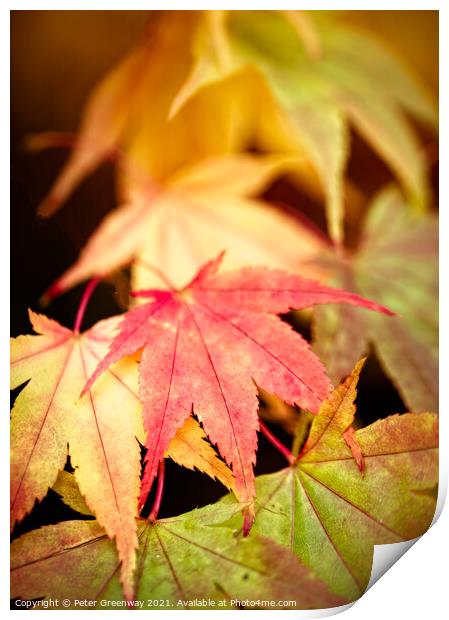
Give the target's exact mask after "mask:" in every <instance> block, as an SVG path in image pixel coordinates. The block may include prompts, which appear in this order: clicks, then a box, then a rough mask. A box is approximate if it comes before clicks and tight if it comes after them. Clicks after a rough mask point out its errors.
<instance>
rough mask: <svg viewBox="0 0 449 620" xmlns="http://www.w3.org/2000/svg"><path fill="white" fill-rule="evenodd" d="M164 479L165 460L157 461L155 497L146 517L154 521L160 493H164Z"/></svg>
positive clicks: (158, 506) (160, 498)
mask: <svg viewBox="0 0 449 620" xmlns="http://www.w3.org/2000/svg"><path fill="white" fill-rule="evenodd" d="M164 480H165V461H164V459H162V461H161V462H160V463H159V470H158V476H157V489H156V497H155V498H154V504H153V507H152V508H151V512H150V516H149V517H148V519H149V520H150V521H151V522H152V523H154V522H155V521H156V520H157V515H158V514H159V509H160V507H161V502H162V495H163V493H164Z"/></svg>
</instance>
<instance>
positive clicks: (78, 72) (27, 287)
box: [11, 11, 438, 537]
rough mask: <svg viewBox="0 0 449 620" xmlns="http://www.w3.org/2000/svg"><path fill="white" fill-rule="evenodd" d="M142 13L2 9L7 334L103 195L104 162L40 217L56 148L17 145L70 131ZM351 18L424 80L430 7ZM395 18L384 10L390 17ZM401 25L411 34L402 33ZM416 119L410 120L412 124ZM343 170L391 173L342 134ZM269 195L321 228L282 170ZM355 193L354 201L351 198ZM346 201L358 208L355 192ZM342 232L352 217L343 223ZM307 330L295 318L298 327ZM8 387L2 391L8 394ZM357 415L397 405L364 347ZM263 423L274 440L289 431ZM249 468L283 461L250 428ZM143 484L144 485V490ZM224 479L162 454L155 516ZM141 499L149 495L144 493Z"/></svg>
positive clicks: (84, 235) (91, 311)
mask: <svg viewBox="0 0 449 620" xmlns="http://www.w3.org/2000/svg"><path fill="white" fill-rule="evenodd" d="M147 19H148V13H146V12H143V11H13V12H12V21H11V28H12V31H11V35H12V36H11V61H12V66H11V79H12V82H11V98H12V99H11V110H12V117H11V334H12V336H17V335H18V334H24V333H29V332H30V326H29V321H28V314H27V308H29V307H30V308H32V309H34V310H39V306H38V299H39V297H40V296H41V295H42V293H43V292H44V291H45V290H46V289H47V288H48V286H49V285H50V284H51V283H52V282H53V281H54V280H55V279H56V278H57V277H58V276H60V275H61V274H62V273H63V272H64V271H65V270H66V269H67V268H68V267H69V266H70V265H72V264H73V263H74V261H75V259H76V258H77V256H78V252H79V250H80V248H81V247H82V245H83V244H84V243H85V241H86V240H87V239H88V237H89V236H90V235H91V233H92V232H93V230H94V229H95V228H96V226H97V225H98V223H99V222H100V221H101V219H102V218H103V216H104V215H105V214H106V213H107V212H108V211H109V210H110V209H111V208H113V207H114V205H115V195H114V170H113V167H112V165H110V164H105V165H103V166H102V167H101V168H99V169H98V170H97V171H96V172H95V173H94V174H93V175H92V176H90V177H89V178H88V179H86V180H85V181H84V182H83V183H82V184H81V186H80V187H79V188H78V189H77V190H76V191H75V192H74V194H73V196H72V197H71V198H70V199H69V200H68V202H67V203H66V204H65V206H64V207H63V208H62V209H61V210H60V211H59V212H58V213H57V214H56V215H55V216H54V217H53V218H51V219H49V220H41V219H39V218H37V217H36V214H35V213H36V208H37V205H38V204H39V202H40V201H41V200H42V198H43V197H44V195H45V194H46V192H47V191H48V189H49V187H50V185H51V183H52V181H53V180H54V179H55V177H56V175H57V173H58V171H59V169H60V167H61V165H62V163H63V162H64V160H65V158H66V157H67V151H64V150H49V151H45V152H43V153H40V154H37V155H31V154H29V153H25V152H24V151H23V149H22V148H21V144H22V141H23V139H24V137H25V136H26V135H27V134H29V133H38V132H40V131H47V130H60V131H74V130H75V129H76V128H77V125H78V121H79V117H80V112H81V110H82V107H83V104H84V103H85V101H86V98H87V96H88V94H89V92H90V90H91V89H92V87H93V86H94V85H95V83H96V81H97V80H98V79H99V78H100V77H101V76H102V75H103V74H104V72H105V71H106V70H107V69H108V68H110V67H111V66H112V65H113V64H114V63H115V62H116V61H117V60H118V59H119V58H120V57H121V56H122V55H123V54H124V53H125V52H126V51H127V50H128V49H129V48H130V47H131V46H132V45H133V44H134V43H135V42H136V39H137V37H138V36H139V34H140V33H141V32H142V30H143V28H144V26H145V23H146V20H147ZM350 19H352V20H353V21H358V22H360V23H362V24H364V25H365V26H367V27H369V28H371V29H372V30H374V31H377V32H378V33H380V34H381V35H382V34H383V35H385V36H386V37H387V38H390V40H391V38H392V36H393V33H394V42H395V44H396V46H397V47H398V49H399V50H400V51H401V52H402V53H403V54H404V55H405V56H406V57H407V58H408V60H409V61H410V62H411V63H412V64H413V65H414V66H415V68H416V69H417V70H418V71H419V72H420V73H421V75H422V78H423V79H424V80H425V81H427V83H428V84H429V85H430V87H431V88H433V89H436V84H437V77H438V69H437V54H438V39H437V36H438V22H437V20H438V18H437V13H436V12H430V11H420V12H418V13H416V12H413V11H407V12H401V19H400V24H401V26H400V27H398V24H399V21H398V19H399V17H398V15H397V12H396V11H388V12H383V11H376V12H371V11H362V12H358V11H353V12H351V16H350ZM395 20H396V21H395ZM410 33H413V35H414V36H411V35H410ZM418 130H419V128H418ZM422 138H423V144H424V146H425V148H426V149H427V150H428V152H429V154H430V155H429V159H430V165H431V174H432V179H433V183H434V189H435V192H436V191H437V188H438V185H437V181H438V178H437V165H436V159H437V153H438V150H437V145H436V144H435V142H434V141H433V140H434V138H432V136H428V135H425V134H422ZM348 176H349V177H350V178H351V181H352V182H353V183H354V184H355V186H356V187H358V188H361V189H362V190H363V197H364V198H363V200H365V201H366V200H369V198H370V197H372V195H373V194H374V193H375V192H376V191H377V190H378V188H379V187H381V186H382V185H383V184H384V183H385V182H386V181H389V180H390V179H391V174H390V172H389V171H388V170H387V168H386V167H385V166H384V164H383V163H382V162H381V161H380V160H379V159H378V158H377V157H376V156H375V155H374V154H373V153H372V151H371V150H370V149H369V148H368V147H367V145H366V144H365V143H363V142H362V141H361V140H360V139H359V138H358V137H356V136H355V135H353V136H352V150H351V160H350V162H349V168H348ZM267 197H268V198H269V199H271V200H273V201H278V202H283V203H288V204H289V205H290V206H291V207H293V208H298V207H299V205H300V208H301V211H302V212H303V213H305V214H306V215H307V216H308V217H310V218H311V219H312V220H313V221H314V222H315V223H316V224H317V225H318V226H319V227H320V228H321V229H322V230H324V214H323V209H322V205H319V204H315V203H314V202H313V201H312V200H311V199H310V198H308V197H307V196H305V195H302V194H301V193H300V192H298V190H297V189H296V188H293V187H292V186H290V185H289V184H288V183H287V182H286V181H285V180H284V181H283V180H281V181H278V182H276V183H275V184H274V185H273V187H271V188H270V189H269V190H268V192H267ZM362 202H363V201H362ZM357 208H359V209H361V208H363V204H361V205H359V206H358V207H357ZM348 235H349V240H350V243H354V242H355V240H356V236H357V224H356V225H355V226H354V227H353V228H351V227H350V229H349V230H348ZM83 289H84V285H81V286H78V287H76V288H74V289H72V290H70V291H68V292H67V293H65V294H64V295H62V296H61V297H60V298H58V299H56V300H55V301H54V302H53V303H52V304H51V306H49V308H47V309H46V310H45V312H46V313H48V315H49V316H51V317H52V318H55V319H56V320H58V321H59V322H61V323H62V324H63V325H66V326H71V325H72V324H73V322H74V320H75V314H76V310H77V307H78V303H79V301H80V298H81V295H82V291H83ZM121 311H122V309H121V308H120V306H119V304H118V302H117V296H116V292H115V290H114V287H113V286H112V285H110V284H106V283H104V284H100V286H99V287H98V288H97V290H96V292H95V293H94V296H93V298H92V301H91V303H90V304H89V306H88V308H87V312H86V315H85V318H84V323H83V327H84V328H88V327H89V326H90V325H92V324H93V323H95V322H96V321H97V320H99V319H101V318H105V317H107V316H110V315H111V314H116V313H118V312H121ZM299 328H300V329H301V331H302V332H303V333H304V334H305V335H306V336H308V326H307V324H306V323H304V325H301V326H300V327H299ZM13 396H14V395H13ZM357 400H358V407H359V409H358V415H359V417H361V420H362V422H363V424H367V423H370V422H371V421H374V420H376V419H378V418H380V417H385V416H387V415H390V414H392V413H396V412H403V411H405V408H404V405H403V403H402V401H401V399H400V397H399V395H398V394H397V392H396V390H395V389H394V387H393V386H392V385H391V383H390V381H389V380H388V379H387V378H386V377H385V375H384V373H383V372H382V370H381V368H380V367H379V364H378V363H377V361H376V359H375V358H374V357H373V356H372V355H371V356H370V358H369V360H368V363H367V365H366V368H365V370H364V372H363V375H362V378H361V381H360V389H359V396H358V399H357ZM272 430H273V431H274V432H275V433H276V434H277V436H278V437H279V438H280V439H281V440H283V441H284V442H285V443H286V444H289V443H290V439H289V436H288V435H287V434H286V433H284V432H283V431H282V430H281V429H280V428H279V427H273V428H272ZM259 442H260V448H259V452H258V460H257V467H256V473H257V474H260V473H268V472H271V471H275V470H277V469H279V468H281V467H283V466H284V465H285V462H284V460H283V458H282V457H281V456H280V455H279V454H278V453H277V452H276V451H275V450H274V449H273V448H272V447H271V445H269V444H268V443H267V441H266V440H265V438H264V437H262V436H259ZM153 492H154V491H153ZM225 492H226V490H225V489H224V488H223V487H222V486H221V485H220V484H219V483H215V482H213V481H212V480H210V479H209V478H208V477H207V476H204V475H201V474H198V473H196V472H191V471H188V470H186V469H183V468H181V467H179V466H177V465H175V464H174V463H172V462H171V461H167V474H166V490H165V494H164V500H163V504H162V509H161V512H160V516H161V517H164V516H169V515H174V514H179V513H181V512H184V511H187V510H190V509H192V508H194V507H196V506H201V505H205V504H208V503H210V502H213V501H214V500H216V499H218V498H219V497H220V496H221V495H223V494H224V493H225ZM150 502H151V498H150ZM74 517H76V513H73V511H71V510H70V509H69V508H67V507H65V506H64V505H63V504H62V502H60V500H59V498H58V496H57V495H56V494H55V493H53V492H50V493H49V496H48V497H47V498H45V499H44V500H43V501H42V502H41V503H40V504H39V505H38V506H36V508H35V509H34V511H33V512H32V514H31V515H29V516H28V517H27V518H26V519H25V520H24V521H23V522H22V523H21V524H20V525H19V526H17V527H16V529H15V531H14V537H16V536H17V535H19V534H20V533H23V532H24V531H27V530H29V529H32V528H34V527H36V526H38V525H44V524H48V523H56V522H58V521H60V520H61V519H66V518H74Z"/></svg>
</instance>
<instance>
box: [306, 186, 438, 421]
mask: <svg viewBox="0 0 449 620" xmlns="http://www.w3.org/2000/svg"><path fill="white" fill-rule="evenodd" d="M324 265H325V266H326V269H329V268H330V271H331V273H332V274H333V279H332V280H331V282H332V284H335V285H337V286H342V287H344V288H345V289H348V290H352V291H353V292H354V293H359V294H360V295H364V296H367V297H373V298H374V299H377V300H378V301H380V302H381V303H383V304H385V305H386V306H388V307H389V308H391V309H392V310H394V311H395V312H397V314H398V316H397V317H395V318H394V319H392V320H391V321H390V320H388V321H384V320H383V318H382V317H381V316H374V315H372V314H369V313H366V312H364V311H359V310H358V309H356V308H349V307H347V308H342V307H340V308H337V307H334V308H330V307H328V308H317V309H316V310H315V311H314V320H313V335H314V345H313V346H314V350H315V351H316V353H317V354H318V355H319V357H320V359H321V360H323V362H324V363H325V365H326V367H327V369H328V371H329V374H330V377H331V378H332V380H334V381H339V380H340V379H341V378H342V377H344V376H346V375H347V374H348V372H350V369H351V367H352V366H353V364H354V363H355V361H356V360H357V358H358V356H360V355H362V354H363V353H365V352H366V351H367V349H368V346H369V343H372V344H373V345H374V350H375V352H376V354H377V356H378V358H379V360H380V362H381V364H382V366H383V368H384V369H385V372H386V373H387V374H388V376H389V377H390V378H391V380H392V381H393V383H394V384H395V386H396V387H397V389H398V390H399V392H400V394H401V396H402V398H403V400H404V402H405V403H406V404H407V407H409V409H410V410H411V411H416V412H421V411H436V410H437V408H438V220H437V217H436V216H435V215H432V214H428V215H423V216H418V215H415V214H411V213H410V212H409V210H408V209H407V205H406V204H405V203H404V200H403V199H402V198H401V196H400V194H399V192H398V191H397V190H396V189H394V188H388V189H386V190H384V191H383V192H381V193H380V194H379V195H378V197H377V198H376V199H375V201H374V202H373V204H372V206H371V208H370V210H369V213H368V215H367V218H366V222H365V225H364V229H363V231H362V234H361V241H360V244H359V247H358V248H357V250H356V251H355V252H353V253H350V252H347V253H346V255H345V256H343V257H339V256H337V255H335V254H332V253H330V252H329V253H327V254H326V255H325V256H323V258H322V260H321V266H324Z"/></svg>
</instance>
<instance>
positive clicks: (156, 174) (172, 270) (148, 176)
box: [29, 11, 323, 293]
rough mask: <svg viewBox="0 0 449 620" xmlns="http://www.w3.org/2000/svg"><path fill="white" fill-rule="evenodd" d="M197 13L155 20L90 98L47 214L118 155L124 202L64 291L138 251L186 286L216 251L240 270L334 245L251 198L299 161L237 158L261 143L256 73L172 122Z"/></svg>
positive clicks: (207, 94) (286, 262) (217, 89)
mask: <svg viewBox="0 0 449 620" xmlns="http://www.w3.org/2000/svg"><path fill="white" fill-rule="evenodd" d="M198 19H199V18H198V15H197V13H196V12H187V13H186V12H177V11H171V12H168V13H167V14H163V15H157V16H156V15H154V16H153V19H152V22H151V27H150V31H149V33H148V34H147V35H146V36H145V37H144V40H143V41H142V43H141V44H140V45H139V46H138V47H137V48H136V49H135V50H134V51H133V52H131V53H130V55H129V56H128V57H127V58H125V59H124V60H123V61H122V62H121V63H120V64H119V65H118V66H117V67H116V68H115V69H113V70H112V71H111V73H110V74H109V75H108V76H106V78H105V79H104V80H103V81H102V82H101V83H100V85H99V86H98V87H97V89H96V90H95V92H94V93H93V95H92V97H91V99H90V100H89V103H88V105H87V107H86V111H85V114H84V118H83V122H82V125H81V129H80V134H79V137H78V138H77V139H76V141H75V142H74V145H73V151H72V154H71V156H70V157H69V159H68V161H67V163H66V165H65V166H64V168H63V170H62V171H61V173H60V175H59V177H58V179H57V180H56V182H55V184H54V186H53V188H52V189H51V190H50V192H49V194H48V196H47V198H46V199H45V200H44V202H43V203H42V205H41V207H40V209H39V212H40V214H41V215H43V216H48V215H51V214H52V213H53V212H54V211H55V210H56V209H57V208H59V207H60V206H61V204H62V203H63V202H64V201H65V200H66V199H67V197H68V195H69V194H70V193H71V192H72V191H73V189H74V188H75V187H76V185H77V184H78V183H79V182H80V181H81V180H82V179H83V178H84V177H85V176H86V175H87V174H89V173H90V172H92V170H93V169H94V168H95V167H96V166H97V165H98V164H99V163H100V162H101V161H102V160H104V159H106V158H107V157H110V156H111V154H112V155H114V157H115V159H116V160H117V163H118V170H119V205H120V206H119V208H118V209H116V210H115V211H113V212H112V213H111V214H110V215H109V216H108V217H106V218H105V220H104V221H103V222H102V224H101V225H100V227H99V229H98V230H97V231H96V232H95V233H94V235H93V236H92V238H91V239H90V241H89V242H88V244H87V246H86V247H85V249H84V250H83V252H82V254H81V256H80V259H79V261H78V262H77V263H76V265H74V267H73V268H72V269H70V270H69V271H68V272H67V273H66V274H64V276H63V277H62V278H61V279H60V280H59V281H58V282H57V284H56V285H55V287H54V288H53V289H52V292H53V293H57V292H62V291H63V290H65V289H66V288H68V287H71V286H73V285H74V284H76V283H78V282H79V281H81V280H83V279H85V278H88V277H90V276H91V275H100V276H104V275H106V274H109V273H110V272H111V271H113V270H114V269H116V268H117V267H120V266H122V265H125V264H128V263H129V262H130V261H131V259H132V258H136V257H140V258H143V259H145V260H146V261H148V262H151V263H153V264H156V265H157V266H158V267H159V268H160V269H162V270H163V271H164V273H165V274H167V275H168V276H169V277H170V278H171V279H172V281H174V282H176V283H177V284H179V285H181V284H182V283H184V282H185V281H186V279H188V277H189V276H190V274H191V273H192V272H193V271H196V270H197V269H198V268H199V267H200V266H201V265H202V264H203V263H204V262H205V261H206V260H208V258H209V257H210V255H211V254H213V253H215V252H216V251H217V248H218V249H220V248H226V249H227V250H228V260H229V266H232V267H240V266H242V265H246V264H259V263H261V262H263V263H264V264H267V265H268V266H270V267H281V268H284V269H296V268H297V267H298V265H299V264H300V263H301V262H303V261H305V260H306V259H308V258H310V257H311V256H313V255H314V254H315V253H316V251H317V250H318V249H320V248H322V247H323V243H322V241H321V240H317V239H316V238H315V237H314V236H313V235H312V234H311V233H310V231H309V230H308V229H307V227H306V226H303V225H302V224H301V222H300V221H299V219H298V218H297V217H293V216H289V215H288V214H287V213H285V212H283V211H281V210H280V209H277V208H275V207H272V206H270V205H268V204H266V203H264V202H262V201H256V200H254V199H251V198H250V197H251V196H255V195H257V194H258V193H260V192H261V191H263V189H264V188H265V186H266V185H267V184H268V183H269V182H270V181H271V180H272V179H273V178H274V177H275V176H276V175H279V174H281V173H282V172H283V171H284V169H285V165H286V164H287V163H288V162H287V160H286V159H285V157H284V158H279V157H278V158H276V157H272V158H261V157H256V156H250V155H235V157H233V156H232V154H233V153H234V154H235V153H236V152H237V151H239V150H241V148H242V147H243V146H244V145H245V144H246V142H247V141H248V140H249V139H250V138H249V137H248V136H249V135H250V134H251V133H252V130H251V126H252V124H253V121H252V117H253V116H254V114H253V103H252V101H253V98H254V99H257V98H258V96H257V94H255V93H253V91H252V90H251V89H250V88H249V86H248V84H249V82H248V80H247V79H246V76H245V75H243V74H242V75H238V76H235V78H232V79H231V80H230V81H229V82H227V83H226V85H222V84H220V83H217V84H216V85H214V86H211V87H210V88H206V89H203V90H202V92H201V93H199V94H198V95H197V96H195V98H194V100H192V101H189V102H188V103H187V104H186V105H185V106H184V107H183V110H182V112H180V113H179V114H178V115H177V116H176V118H172V119H171V120H168V113H169V107H170V105H171V102H172V100H173V97H174V96H175V94H176V92H177V90H179V88H180V86H181V84H182V82H183V81H184V80H185V78H186V76H187V73H188V70H189V66H190V65H189V45H190V41H191V38H192V36H193V34H192V33H193V32H194V31H195V29H196V25H197V23H198ZM155 93H157V95H156V94H155ZM65 142H67V138H66V136H62V137H61V136H58V135H57V134H44V135H41V136H36V137H33V138H32V139H31V140H29V146H30V148H34V149H41V148H43V147H45V146H61V145H62V144H64V143H65ZM289 167H291V162H290V164H289ZM278 239H283V243H282V244H279V243H278V242H277V240H278ZM133 269H134V271H135V274H134V280H135V283H138V284H135V285H137V286H142V285H143V284H145V285H146V286H152V285H154V282H153V281H152V280H151V276H150V275H149V274H148V272H146V274H145V280H144V281H143V280H142V274H141V269H140V267H139V265H138V264H136V265H135V266H134V268H133ZM157 285H158V286H161V282H158V283H157Z"/></svg>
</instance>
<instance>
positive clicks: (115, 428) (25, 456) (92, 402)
mask: <svg viewBox="0 0 449 620" xmlns="http://www.w3.org/2000/svg"><path fill="white" fill-rule="evenodd" d="M30 321H31V323H32V325H33V328H34V330H35V332H37V334H38V335H34V336H19V337H18V338H15V339H13V340H12V343H11V387H12V388H16V387H18V386H20V385H22V384H23V383H25V382H28V383H27V385H26V386H25V387H24V389H23V390H22V391H21V393H20V394H19V396H18V397H17V399H16V401H15V404H14V408H13V410H12V414H11V415H12V422H11V524H12V525H14V523H15V522H16V521H20V520H21V519H22V518H23V517H24V516H25V515H26V514H27V513H28V512H30V510H31V509H32V508H33V505H34V503H35V501H36V500H41V499H42V498H43V497H44V496H45V495H46V494H47V491H48V488H49V487H51V486H53V484H54V482H55V481H56V478H57V476H58V472H59V471H60V470H61V469H62V468H63V467H64V465H65V462H66V459H67V445H68V450H69V453H70V457H71V462H72V464H73V467H74V468H75V476H76V479H77V482H78V484H79V486H80V489H81V491H82V494H83V495H84V497H85V498H86V502H87V504H88V506H89V507H90V508H91V510H92V511H93V512H94V513H95V514H96V516H97V518H98V520H99V522H100V523H101V524H102V525H103V527H104V528H105V530H106V532H107V534H108V536H110V537H111V538H115V541H116V544H117V549H118V553H119V557H120V560H121V561H122V568H121V579H122V582H123V584H124V588H125V593H126V595H127V596H128V595H129V596H130V595H131V586H130V584H131V581H132V574H133V572H134V567H135V552H136V549H137V544H138V541H137V534H136V527H135V522H134V517H135V515H136V510H137V497H138V494H139V482H140V478H139V475H140V451H139V445H138V443H137V440H136V437H138V436H142V435H143V434H144V433H143V429H142V422H141V405H140V403H139V400H138V399H137V397H136V393H135V389H132V388H133V387H134V386H133V382H135V380H136V375H135V362H134V361H132V360H129V359H127V360H123V361H122V362H120V363H119V364H117V365H116V366H114V367H112V368H111V369H110V370H108V372H107V373H105V374H104V375H103V377H102V378H101V382H99V383H98V384H96V385H95V386H94V387H93V388H92V389H91V390H89V392H88V393H87V394H85V396H84V397H83V398H82V399H80V398H79V394H80V391H81V389H82V386H83V385H84V384H85V382H86V380H87V378H88V377H89V375H90V374H91V373H92V371H93V370H94V369H95V367H96V366H97V364H98V361H99V360H101V359H102V357H103V356H104V355H105V352H106V351H107V348H108V345H109V344H110V342H111V339H112V335H113V334H114V332H115V330H116V327H117V323H118V317H114V318H112V319H107V320H106V321H101V322H100V323H98V324H97V325H96V326H94V327H93V328H92V329H90V330H88V331H87V332H85V333H83V334H79V333H78V332H77V331H72V330H70V329H67V328H65V327H62V325H59V323H57V322H56V321H53V320H51V319H49V318H47V317H45V316H43V315H39V314H35V313H34V312H31V311H30ZM133 366H134V368H133ZM128 386H129V387H128ZM130 388H131V389H130Z"/></svg>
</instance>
